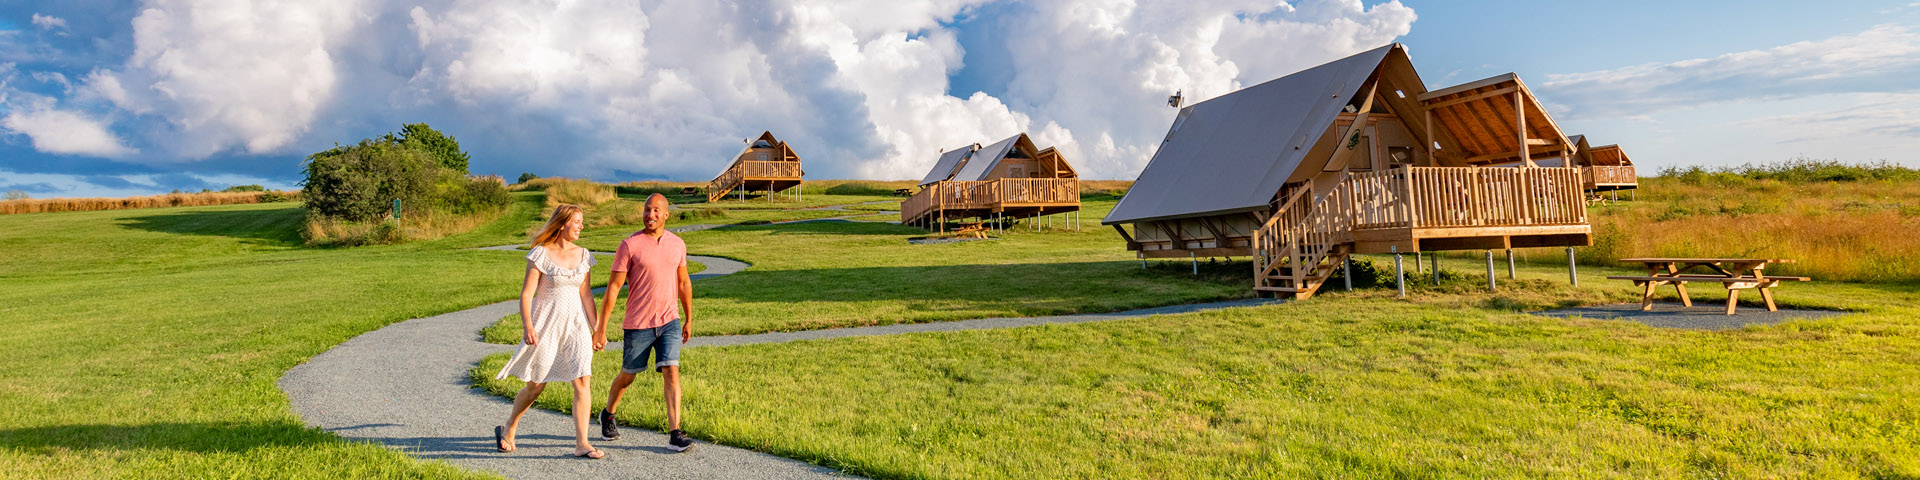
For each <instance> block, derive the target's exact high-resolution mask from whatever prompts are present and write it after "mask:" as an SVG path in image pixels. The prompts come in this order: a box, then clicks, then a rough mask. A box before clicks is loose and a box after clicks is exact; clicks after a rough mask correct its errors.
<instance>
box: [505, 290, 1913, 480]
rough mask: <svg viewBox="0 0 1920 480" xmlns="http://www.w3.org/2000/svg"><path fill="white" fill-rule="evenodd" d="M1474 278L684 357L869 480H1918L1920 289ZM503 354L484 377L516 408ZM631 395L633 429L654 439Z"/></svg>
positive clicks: (740, 439) (769, 448)
mask: <svg viewBox="0 0 1920 480" xmlns="http://www.w3.org/2000/svg"><path fill="white" fill-rule="evenodd" d="M1409 260H1410V259H1409ZM1389 262H1390V260H1389ZM1385 265H1391V264H1390V263H1385ZM1461 267H1467V268H1461ZM1388 268H1391V267H1390V266H1389V267H1388ZM1480 268H1484V264H1482V263H1478V262H1472V261H1469V260H1466V259H1462V258H1447V259H1445V260H1443V262H1442V269H1443V270H1456V271H1455V272H1454V274H1449V275H1447V277H1448V278H1449V279H1450V280H1447V281H1445V282H1443V284H1442V285H1439V286H1431V285H1424V284H1416V286H1415V287H1414V291H1413V292H1412V295H1411V296H1410V298H1409V299H1408V300H1398V299H1394V298H1392V297H1393V293H1392V291H1391V290H1388V289H1387V288H1384V287H1383V288H1375V289H1370V290H1361V291H1356V292H1354V293H1340V292H1337V291H1336V292H1328V293H1325V294H1323V295H1322V296H1318V297H1315V298H1314V299H1312V300H1309V301H1305V302H1297V303H1290V304H1284V305H1276V306H1267V307H1259V308H1248V309H1236V310H1230V311H1216V312H1204V313H1198V314H1186V315H1173V316H1162V317H1154V318H1149V319H1140V320H1126V321H1114V322H1101V323H1091V324H1077V325H1064V326H1043V327H1030V328H1018V329H1006V330H996V331H988V332H951V333H928V334H912V335H895V336H885V337H865V338H852V339H838V340H827V341H807V342H796V343H789V344H778V345H758V346H738V347H724V348H713V349H694V350H688V351H687V352H686V353H684V354H683V361H684V365H686V366H685V367H684V368H686V371H687V372H688V373H687V374H686V375H687V376H686V379H687V382H688V386H687V394H686V395H687V397H686V399H687V400H686V401H687V412H688V413H687V415H688V416H687V418H688V423H687V425H688V426H687V428H688V430H689V431H690V432H692V433H693V434H694V435H696V436H699V437H702V438H706V439H710V440H713V441H717V442H721V443H725V444H730V445H737V446H742V447H749V448H754V449H757V450H761V451H766V452H771V453H775V454H778V455H783V456H789V457H794V458H800V459H804V460H808V461H811V462H816V463H821V464H825V465H829V466H833V467H835V468H839V469H842V470H845V471H848V472H851V473H857V474H862V475H870V476H875V477H881V478H974V477H1020V478H1076V477H1079V478H1084V477H1102V478H1119V477H1149V478H1166V477H1205V476H1225V477H1249V478H1294V477H1338V478H1356V477H1359V478H1370V477H1471V478H1486V477H1501V478H1539V477H1582V478H1587V477H1613V478H1644V477H1685V478H1755V477H1808V476H1812V477H1879V478H1910V477H1913V476H1915V475H1920V361H1917V360H1920V341H1916V339H1917V338H1920V328H1916V322H1915V318H1920V309H1916V308H1914V305H1915V304H1916V302H1920V293H1916V292H1917V291H1920V288H1917V287H1920V285H1876V284H1845V283H1831V282H1828V283H1813V284H1797V285H1794V286H1791V287H1784V288H1782V289H1781V292H1780V297H1781V299H1782V303H1785V304H1787V305H1793V306H1803V307H1826V308H1846V309H1852V310H1856V311H1860V312H1863V313H1860V314H1855V315H1847V316H1842V317H1835V318H1829V319H1822V320H1813V321H1805V320H1803V321H1798V322H1793V323H1789V324H1785V325H1780V326H1774V327H1752V328H1747V329H1743V330H1735V331H1722V332H1708V331H1690V330H1672V329H1658V328H1652V327H1646V326H1642V325H1639V324H1634V323H1627V322H1617V321H1615V322H1607V321H1588V320H1561V319H1551V318H1544V317H1535V316H1531V315H1526V314H1523V313H1520V312H1521V311H1525V310H1531V309H1536V308H1542V307H1546V306H1550V305H1556V304H1563V303H1573V304H1578V303H1602V302H1613V301H1628V300H1631V299H1634V298H1636V297H1635V296H1634V294H1633V293H1632V292H1630V291H1629V290H1631V289H1630V287H1629V286H1627V285H1626V284H1625V282H1614V283H1609V282H1608V281H1606V280H1604V279H1603V278H1602V277H1604V276H1605V275H1608V274H1619V273H1623V272H1624V271H1622V270H1615V269H1606V268H1583V269H1582V271H1581V276H1582V284H1583V286H1582V287H1579V288H1574V287H1570V286H1568V285H1566V273H1565V270H1564V264H1557V263H1553V262H1542V263H1540V264H1536V265H1525V266H1523V267H1522V272H1521V279H1520V280H1519V281H1506V279H1505V278H1502V280H1503V283H1502V285H1504V287H1503V291H1502V292H1501V293H1498V294H1487V293H1484V292H1483V289H1484V285H1485V284H1484V280H1483V278H1484V277H1482V276H1476V275H1473V274H1472V273H1474V272H1477V271H1479V270H1478V269H1480ZM1462 271H1464V272H1467V273H1466V274H1459V272H1462ZM1502 273H1503V274H1504V272H1502ZM1422 283H1424V282H1422ZM1696 290H1697V291H1699V293H1696V299H1697V300H1699V301H1702V302H1711V301H1713V300H1714V299H1715V298H1714V295H1715V294H1714V293H1712V292H1710V291H1708V290H1709V289H1696ZM1718 298H1724V297H1718ZM1749 308H1753V307H1749ZM504 361H505V356H504V355H502V356H496V357H493V358H489V359H488V360H487V361H486V362H483V364H482V365H481V366H479V367H478V368H477V369H476V375H475V380H476V382H479V383H481V384H483V385H485V386H486V388H487V389H489V390H490V391H493V392H495V393H498V394H503V395H506V394H511V393H512V392H513V391H515V390H517V389H518V388H519V385H518V384H517V383H515V382H513V381H511V380H508V381H494V380H492V378H491V372H493V371H496V370H498V369H499V368H500V364H501V363H502V362H504ZM596 362H597V363H598V364H597V365H596V368H599V369H611V368H618V364H617V354H614V353H610V352H608V353H601V354H599V355H598V356H597V357H596ZM643 378H645V379H646V380H645V381H643V382H642V383H640V384H638V385H636V388H641V389H642V390H640V391H657V389H658V388H659V386H658V380H657V379H656V378H654V377H643ZM599 388H601V389H604V388H606V387H605V386H599ZM596 398H604V396H597V397H596ZM638 398H641V399H643V400H642V401H639V402H635V403H633V404H631V405H629V406H628V407H627V408H625V409H623V410H621V416H622V417H623V420H626V421H628V422H632V423H635V424H638V425H643V426H648V427H650V428H662V426H663V424H664V418H663V414H662V413H661V410H660V407H659V405H658V401H657V400H655V399H652V398H648V397H645V396H642V397H638ZM566 401H567V399H566V398H564V396H562V395H552V394H549V396H548V397H546V398H543V399H542V406H544V407H546V408H556V409H557V408H564V407H565V402H566Z"/></svg>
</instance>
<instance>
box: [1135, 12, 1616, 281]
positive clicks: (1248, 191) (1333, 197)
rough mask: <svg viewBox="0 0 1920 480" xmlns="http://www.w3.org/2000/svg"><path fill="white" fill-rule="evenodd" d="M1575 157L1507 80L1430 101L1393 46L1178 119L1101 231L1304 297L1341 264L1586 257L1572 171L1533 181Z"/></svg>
mask: <svg viewBox="0 0 1920 480" xmlns="http://www.w3.org/2000/svg"><path fill="white" fill-rule="evenodd" d="M1576 149H1577V147H1576V146H1575V145H1573V143H1572V142H1571V141H1569V139H1568V138H1567V137H1566V135H1565V134H1563V133H1562V131H1561V129H1560V128H1559V126H1558V125H1556V124H1554V121H1553V119H1552V117H1550V116H1548V115H1547V112H1546V111H1545V110H1544V109H1543V108H1541V105H1540V103H1539V101H1538V100H1536V99H1535V98H1534V96H1533V94H1532V92H1530V91H1529V90H1528V89H1527V86H1526V84H1525V83H1522V82H1521V81H1520V78H1519V76H1517V75H1513V74H1506V75H1499V76H1495V77H1493V78H1488V79H1484V80H1479V81H1474V82H1469V83H1466V84H1462V85H1458V86H1454V87H1448V88H1444V89H1439V90H1434V91H1428V90H1427V89H1426V87H1425V83H1423V82H1422V81H1421V80H1420V76H1419V74H1418V72H1415V71H1414V68H1413V64H1412V62H1411V61H1409V59H1408V57H1407V53H1406V49H1405V47H1403V46H1401V45H1400V44H1392V45H1388V46H1385V47H1381V48H1377V49H1374V50H1371V51H1367V52H1364V53H1360V54H1358V55H1354V56H1351V57H1347V58H1344V59H1340V60H1336V61H1333V62H1331V63H1327V64H1325V65H1321V66H1318V67H1314V68H1310V69H1307V70H1304V71H1300V72H1298V73H1294V74H1291V75H1287V76H1284V77H1281V78H1278V79H1275V80H1272V81H1268V82H1266V83H1261V84H1258V85H1254V86H1251V87H1247V88H1244V89H1241V90H1238V91H1235V92H1232V93H1228V94H1225V95H1221V96H1219V97H1216V98H1212V99H1209V100H1206V101H1203V102H1199V103H1195V104H1193V105H1190V106H1187V107H1185V108H1183V109H1181V110H1180V112H1179V114H1178V115H1177V116H1176V117H1175V118H1174V120H1173V125H1172V127H1171V128H1170V129H1169V130H1168V131H1167V136H1166V138H1165V140H1163V141H1162V143H1161V144H1160V148H1159V150H1158V151H1156V152H1155V153H1154V156H1153V158H1152V160H1150V161H1149V162H1148V164H1147V167H1146V168H1145V169H1144V170H1143V171H1142V172H1141V173H1140V176H1139V179H1138V180H1137V181H1136V182H1135V183H1134V185H1133V187H1132V188H1131V189H1130V190H1128V191H1127V194H1126V196H1125V197H1123V198H1122V199H1121V200H1120V203H1119V204H1118V205H1116V206H1115V207H1114V209H1113V212H1112V213H1111V214H1109V215H1107V217H1106V218H1105V219H1104V220H1102V223H1103V224H1106V225H1112V226H1113V227H1114V228H1115V229H1116V230H1118V231H1119V232H1120V236H1121V237H1122V238H1123V239H1124V240H1125V241H1126V243H1127V249H1128V250H1131V251H1134V252H1137V254H1138V255H1139V256H1140V257H1141V258H1189V257H1194V258H1198V257H1253V259H1254V261H1253V267H1254V288H1255V289H1256V290H1258V291H1260V292H1273V293H1291V294H1293V295H1295V296H1296V297H1298V298H1306V297H1308V296H1311V295H1312V294H1313V292H1315V291H1316V290H1317V289H1318V288H1319V286H1320V284H1321V282H1324V281H1325V280H1326V279H1327V278H1328V277H1329V276H1330V275H1331V274H1332V272H1333V271H1334V270H1337V269H1338V265H1339V264H1340V263H1341V262H1343V261H1344V260H1345V259H1346V258H1347V255H1349V254H1352V253H1387V252H1419V251H1434V250H1479V249H1506V248H1516V247H1544V246H1573V245H1588V244H1590V243H1591V242H1592V239H1591V231H1592V229H1591V226H1590V225H1589V224H1588V223H1587V210H1586V203H1585V201H1584V200H1583V199H1582V192H1581V190H1582V184H1583V181H1582V177H1581V172H1580V169H1579V168H1574V167H1542V166H1540V162H1541V161H1546V160H1552V161H1554V162H1558V163H1557V164H1559V165H1567V164H1568V163H1567V162H1568V157H1569V156H1571V155H1573V154H1574V153H1575V151H1576ZM1496 165H1512V168H1500V167H1496ZM1128 227H1131V228H1128Z"/></svg>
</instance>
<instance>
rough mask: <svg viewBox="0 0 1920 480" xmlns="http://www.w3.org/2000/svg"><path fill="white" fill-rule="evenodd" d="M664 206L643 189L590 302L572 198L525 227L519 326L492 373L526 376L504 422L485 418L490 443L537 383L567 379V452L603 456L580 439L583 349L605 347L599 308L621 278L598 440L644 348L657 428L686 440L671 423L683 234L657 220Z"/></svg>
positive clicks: (676, 394) (513, 426)
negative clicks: (623, 298) (662, 417)
mask: <svg viewBox="0 0 1920 480" xmlns="http://www.w3.org/2000/svg"><path fill="white" fill-rule="evenodd" d="M667 206H668V203H667V198H666V197H664V196H661V195H660V194H657V193H656V194H653V195H652V196H649V197H647V202H646V206H645V207H644V208H645V210H644V212H643V213H644V215H643V221H644V227H643V228H642V229H641V230H640V231H639V232H636V233H634V234H633V236H630V237H627V239H626V240H624V241H622V242H620V247H619V249H618V250H617V251H616V253H615V254H614V257H613V262H614V263H613V267H612V271H613V278H611V279H610V280H609V281H608V283H607V295H606V298H605V299H604V300H603V301H601V302H600V304H599V305H598V307H597V308H596V306H595V305H594V300H593V290H592V286H591V284H592V282H590V281H588V280H589V273H590V272H591V271H592V270H593V264H594V259H593V253H592V252H589V251H587V249H585V248H582V247H580V246H577V245H574V244H573V242H575V241H577V240H579V239H580V230H581V229H582V228H583V227H584V225H583V224H582V221H583V219H582V216H583V215H582V212H581V209H580V207H578V206H574V205H561V206H559V207H558V208H555V209H554V210H553V218H551V219H549V220H548V221H547V225H546V226H545V227H543V228H541V229H540V232H539V233H538V234H536V235H534V237H533V250H532V251H531V252H529V253H528V254H527V273H526V280H525V281H524V282H523V283H522V286H521V287H520V319H521V320H520V325H521V327H523V328H524V329H525V332H526V333H525V334H523V336H522V337H521V340H520V346H519V350H518V351H517V352H515V353H514V354H513V359H512V360H509V361H507V365H506V367H504V368H501V369H500V373H499V374H498V375H496V376H495V377H494V378H506V377H507V376H508V375H512V376H514V377H519V378H520V379H521V380H524V381H526V382H527V385H526V387H524V388H521V389H520V393H519V394H518V395H515V396H514V397H513V412H512V413H511V414H510V415H508V417H507V423H506V425H502V426H496V427H493V439H494V446H495V447H496V448H498V449H499V450H500V451H501V452H511V451H513V450H514V448H515V447H514V437H515V435H516V433H517V431H518V428H519V426H520V417H521V416H522V415H524V414H525V413H526V412H527V408H528V407H530V406H532V405H533V401H534V399H536V398H539V397H540V392H542V391H544V390H545V389H546V384H547V383H548V382H570V383H571V384H572V385H573V422H574V433H575V434H576V436H577V441H576V443H575V444H574V448H573V454H574V456H576V457H582V458H592V459H599V458H605V457H606V453H605V452H602V451H600V450H599V449H596V448H593V445H591V444H589V443H587V415H588V411H589V410H590V409H592V407H593V402H592V400H591V398H590V396H589V395H590V394H589V393H588V388H587V387H588V386H589V385H590V383H589V379H590V378H592V377H591V375H592V366H593V352H594V351H598V350H600V349H603V348H606V345H607V334H606V328H607V317H609V316H611V315H612V314H613V305H614V302H615V301H616V300H617V299H618V298H619V296H620V291H621V290H622V289H623V287H624V288H625V289H626V291H627V309H626V316H625V318H624V319H623V320H622V321H621V324H620V327H621V329H623V330H625V333H626V337H625V338H624V339H623V341H622V345H621V346H622V349H621V357H622V362H621V368H620V376H618V377H614V379H613V391H612V392H611V393H609V394H608V395H607V408H606V409H603V410H600V411H599V412H597V413H596V414H595V416H596V417H597V420H598V421H599V422H600V435H601V437H603V438H605V439H607V440H615V439H618V438H620V430H619V428H618V427H617V426H616V425H615V421H614V418H613V412H614V410H615V409H616V408H618V407H619V406H620V397H621V395H622V394H624V393H626V389H627V387H628V386H629V385H632V384H633V380H634V375H635V374H638V373H640V372H643V371H646V370H647V368H648V366H649V365H648V362H647V359H648V354H649V353H650V352H651V353H652V354H653V355H652V357H653V361H652V365H651V367H652V368H653V369H654V370H655V371H658V372H660V374H661V376H662V379H663V380H664V383H665V385H666V404H667V425H668V428H670V429H672V430H671V431H669V432H668V433H667V447H668V448H670V449H672V450H674V451H676V452H683V451H686V450H687V449H688V448H691V447H693V439H691V438H688V437H687V434H686V432H684V431H681V430H680V345H681V344H682V343H685V342H686V341H688V340H690V339H692V338H693V330H692V328H691V327H690V326H689V324H688V323H687V321H688V318H687V317H689V316H691V315H692V313H693V281H692V279H691V277H689V276H688V275H687V244H686V242H684V241H681V240H680V237H679V236H678V235H674V234H673V232H669V231H667V229H666V223H667ZM675 300H678V303H679V305H678V307H679V309H678V310H676V309H675V308H674V307H675V305H674V303H675ZM596 313H597V315H596Z"/></svg>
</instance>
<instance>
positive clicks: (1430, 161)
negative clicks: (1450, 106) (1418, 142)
mask: <svg viewBox="0 0 1920 480" xmlns="http://www.w3.org/2000/svg"><path fill="white" fill-rule="evenodd" d="M1421 110H1422V111H1425V112H1427V121H1425V122H1421V125H1425V126H1426V129H1427V136H1426V138H1425V140H1424V141H1425V142H1426V145H1425V147H1426V148H1427V164H1429V165H1432V164H1433V144H1435V143H1439V141H1438V140H1434V139H1433V109H1431V108H1422V109H1421ZM1409 160H1411V159H1409ZM1414 163H1415V164H1418V163H1420V162H1414Z"/></svg>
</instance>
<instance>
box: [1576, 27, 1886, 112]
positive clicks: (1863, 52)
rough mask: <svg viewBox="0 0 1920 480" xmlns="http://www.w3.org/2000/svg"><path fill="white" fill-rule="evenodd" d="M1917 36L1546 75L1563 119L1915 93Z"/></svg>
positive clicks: (1868, 34)
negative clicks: (1723, 104) (1820, 97)
mask: <svg viewBox="0 0 1920 480" xmlns="http://www.w3.org/2000/svg"><path fill="white" fill-rule="evenodd" d="M1916 77H1920V34H1916V33H1915V32H1913V31H1912V30H1911V29H1909V28H1907V27H1904V26H1899V25H1880V26H1876V27H1873V28H1871V29H1868V30H1866V31H1863V32H1860V33H1857V34H1851V35H1841V36H1836V37H1832V38H1827V39H1823V40H1815V41H1804V42H1797V43H1792V44H1788V45H1782V46H1778V47H1773V48H1768V49H1763V50H1749V51H1742V52H1734V53H1728V54H1724V55H1720V56H1717V57H1713V58H1696V59H1688V60H1682V61H1677V62H1669V63H1649V64H1643V65H1634V66H1629V67H1623V68H1618V69H1612V70H1601V71H1595V72H1586V73H1575V74H1558V75H1548V76H1547V80H1546V82H1544V83H1542V84H1541V88H1540V90H1541V94H1542V95H1544V96H1550V97H1552V98H1553V99H1554V101H1555V102H1558V103H1564V104H1568V105H1571V106H1572V107H1570V108H1569V109H1568V111H1567V114H1566V116H1568V117H1578V116H1625V115H1644V114H1647V113H1654V112H1660V111H1665V110H1673V109H1680V108H1690V107H1696V106H1701V105H1704V104H1709V103H1715V102H1733V101H1760V100H1783V99H1792V98H1802V97H1810V96H1816V95H1826V94H1839V93H1858V92H1884V91H1902V90H1913V89H1914V88H1915V86H1916V85H1920V83H1915V82H1914V80H1913V79H1914V78H1916Z"/></svg>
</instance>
